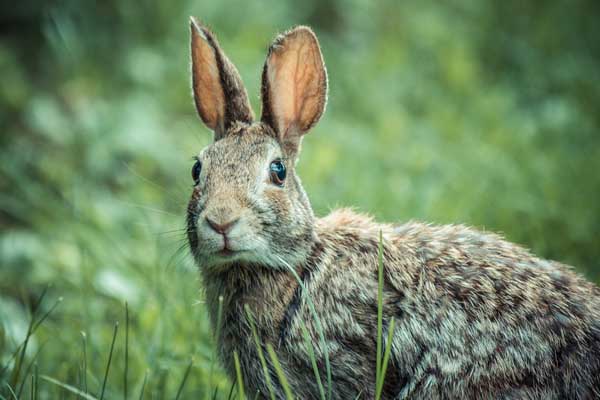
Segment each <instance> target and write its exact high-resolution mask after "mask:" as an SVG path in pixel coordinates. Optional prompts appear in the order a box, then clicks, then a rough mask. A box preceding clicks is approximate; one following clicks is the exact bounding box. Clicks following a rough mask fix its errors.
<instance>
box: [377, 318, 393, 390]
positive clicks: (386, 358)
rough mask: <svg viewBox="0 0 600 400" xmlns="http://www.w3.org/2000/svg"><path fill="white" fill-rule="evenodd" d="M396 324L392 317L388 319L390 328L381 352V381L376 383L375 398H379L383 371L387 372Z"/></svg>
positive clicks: (383, 380) (383, 378)
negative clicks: (385, 344)
mask: <svg viewBox="0 0 600 400" xmlns="http://www.w3.org/2000/svg"><path fill="white" fill-rule="evenodd" d="M395 324H396V320H395V319H394V317H392V319H391V320H390V328H389V331H388V336H387V346H386V347H385V350H384V353H383V365H382V366H381V381H380V382H379V385H378V387H379V388H378V391H377V396H376V397H375V398H376V399H377V400H379V399H380V398H381V393H382V391H383V383H384V382H385V373H386V372H387V366H388V363H389V361H390V354H391V353H392V340H393V339H394V328H395V327H396V326H395Z"/></svg>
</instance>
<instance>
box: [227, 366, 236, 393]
mask: <svg viewBox="0 0 600 400" xmlns="http://www.w3.org/2000/svg"><path fill="white" fill-rule="evenodd" d="M236 372H237V371H236ZM234 388H235V382H233V383H232V384H231V388H230V389H229V396H227V400H231V396H233V389H234Z"/></svg>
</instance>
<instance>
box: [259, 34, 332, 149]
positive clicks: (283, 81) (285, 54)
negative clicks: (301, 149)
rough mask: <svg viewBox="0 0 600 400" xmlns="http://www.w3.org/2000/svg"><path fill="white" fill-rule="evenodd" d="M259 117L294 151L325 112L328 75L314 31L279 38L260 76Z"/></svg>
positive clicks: (270, 51)
mask: <svg viewBox="0 0 600 400" xmlns="http://www.w3.org/2000/svg"><path fill="white" fill-rule="evenodd" d="M261 95H262V96H261V97H262V117H261V120H262V121H263V122H264V123H266V124H268V125H270V126H271V127H272V128H273V129H274V130H275V132H276V133H277V135H278V137H279V140H280V141H281V142H282V143H283V144H284V147H286V148H289V150H291V151H297V149H298V146H299V144H300V138H301V137H302V135H303V134H305V133H306V132H307V131H308V130H309V129H310V128H312V127H313V126H314V125H315V124H316V123H317V121H318V120H319V118H320V117H321V115H322V114H323V111H324V110H325V104H326V102H327V71H326V70H325V64H324V63H323V56H322V55H321V48H320V47H319V42H318V41H317V37H316V36H315V34H314V33H313V31H312V30H311V29H310V28H308V27H306V26H299V27H296V28H294V29H292V30H290V31H288V32H286V33H284V34H282V35H279V36H278V37H277V38H276V39H275V41H274V42H273V44H272V45H271V47H270V48H269V54H268V56H267V61H266V62H265V66H264V69H263V75H262V93H261Z"/></svg>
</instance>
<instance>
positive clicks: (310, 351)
mask: <svg viewBox="0 0 600 400" xmlns="http://www.w3.org/2000/svg"><path fill="white" fill-rule="evenodd" d="M300 328H301V329H302V337H304V341H305V343H306V348H307V349H308V357H309V358H310V363H311V364H312V367H313V373H314V374H315V379H316V381H317V387H318V388H319V394H320V395H321V400H326V397H325V389H324V388H323V383H322V382H321V374H320V373H319V367H318V365H317V358H316V357H315V349H314V347H313V344H312V339H311V337H310V334H309V333H308V329H306V324H305V323H304V321H302V320H300Z"/></svg>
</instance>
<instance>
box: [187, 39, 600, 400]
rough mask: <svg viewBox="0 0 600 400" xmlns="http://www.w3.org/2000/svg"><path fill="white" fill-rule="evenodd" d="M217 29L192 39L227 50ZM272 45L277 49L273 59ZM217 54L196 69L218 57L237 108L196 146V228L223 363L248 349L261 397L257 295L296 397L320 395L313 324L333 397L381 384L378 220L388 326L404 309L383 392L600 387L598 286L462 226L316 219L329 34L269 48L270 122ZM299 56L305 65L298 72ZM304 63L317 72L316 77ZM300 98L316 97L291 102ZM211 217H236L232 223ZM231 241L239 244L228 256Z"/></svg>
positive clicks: (556, 393)
mask: <svg viewBox="0 0 600 400" xmlns="http://www.w3.org/2000/svg"><path fill="white" fill-rule="evenodd" d="M193 29H194V28H193ZM197 29H201V30H204V29H205V28H202V27H197ZM194 37H196V38H195V39H194ZM203 37H204V38H205V39H202V38H203ZM208 38H213V36H207V35H206V34H205V35H204V36H201V35H197V36H194V34H193V35H192V41H194V40H196V41H197V40H198V39H202V40H208V41H209V42H210V45H211V46H212V48H213V49H214V51H215V54H220V55H221V57H222V58H223V59H225V58H224V55H222V51H221V50H220V48H219V47H218V45H217V42H216V40H214V38H213V39H208ZM273 49H276V50H273ZM302 49H305V50H306V49H310V51H305V50H302ZM275 51H276V52H277V54H278V57H280V58H278V59H275V58H273V54H274V52H275ZM299 54H302V59H303V62H300V63H298V61H297V58H298V55H299ZM290 57H291V58H290ZM217 58H218V57H217ZM217 58H212V57H201V58H197V60H198V61H199V62H195V63H193V76H194V82H197V81H204V80H205V79H208V78H207V77H205V76H204V74H205V73H206V71H208V70H209V68H216V69H217V70H218V72H219V75H220V76H221V80H220V82H221V85H222V88H221V89H222V92H223V94H224V98H223V104H224V108H225V109H227V108H228V107H229V108H230V111H229V112H228V113H225V114H226V115H228V116H229V117H228V118H229V122H228V123H227V124H223V126H224V127H225V126H228V128H226V129H224V131H223V132H222V133H221V134H219V135H218V136H217V137H216V139H218V140H216V141H215V142H214V143H213V144H212V145H210V146H208V147H207V148H206V149H204V150H203V151H202V152H201V154H199V156H198V159H199V160H201V162H202V173H201V176H200V179H199V183H198V184H197V185H196V187H195V188H194V192H193V195H192V199H191V200H190V204H189V207H188V219H187V223H188V233H189V242H190V246H191V249H192V253H193V255H194V257H195V259H196V261H197V263H198V266H199V268H200V270H201V273H202V277H203V280H204V283H205V286H206V297H207V305H208V309H209V312H210V317H211V321H212V324H213V327H214V329H215V331H217V330H218V331H220V332H221V334H220V336H219V337H218V338H217V340H218V344H219V351H220V357H221V360H222V362H223V365H224V366H225V368H226V369H227V371H228V372H229V373H230V375H231V376H232V377H234V376H235V374H234V368H233V361H232V360H233V358H232V354H233V351H237V352H238V354H239V355H240V361H241V365H242V372H243V378H244V382H245V384H246V386H247V390H248V391H249V392H250V393H251V396H253V395H254V392H258V394H259V395H260V396H261V398H268V397H269V389H268V387H267V383H266V382H267V381H266V379H265V376H264V375H263V371H262V368H261V365H260V362H259V359H258V355H257V351H256V347H255V345H254V342H253V339H252V335H251V331H250V324H249V321H248V319H247V317H246V314H245V312H244V306H245V305H248V306H249V307H250V309H251V310H252V312H253V315H254V320H255V322H256V327H257V330H258V334H259V337H260V340H261V343H262V344H263V346H264V345H266V343H271V344H272V345H273V346H274V347H275V350H276V353H277V356H278V358H279V360H280V362H281V365H282V367H283V370H284V371H285V374H286V376H287V379H288V380H289V382H290V385H291V387H292V391H293V392H294V394H295V395H296V396H297V398H301V399H312V398H318V397H319V390H318V387H317V383H316V379H315V377H314V375H313V369H312V366H311V364H310V361H309V360H310V358H309V348H308V347H307V344H306V343H305V341H304V339H303V336H302V330H301V324H302V323H304V324H305V325H306V328H307V329H308V332H309V334H310V335H311V338H312V344H311V346H313V347H314V352H315V355H316V358H317V364H318V367H319V370H320V374H321V376H320V377H321V381H322V382H323V383H324V384H325V385H326V376H325V366H324V365H325V355H327V356H328V358H329V360H330V363H331V372H332V382H331V383H332V398H335V399H353V398H355V397H356V396H357V395H358V396H359V397H360V398H364V399H371V398H373V397H374V395H375V394H374V389H375V383H374V381H375V362H376V326H377V266H378V262H377V258H378V238H379V232H381V233H382V235H383V258H384V292H383V304H384V308H383V311H384V336H386V335H387V330H388V329H389V324H390V320H391V318H392V317H393V318H394V319H395V321H396V328H395V330H394V332H393V336H392V341H391V343H385V346H386V347H387V346H391V357H390V364H389V367H388V371H387V374H386V383H385V385H384V389H383V398H386V399H408V398H410V399H462V398H471V399H497V398H501V399H566V398H569V399H594V398H600V289H598V287H596V286H594V285H593V284H591V283H589V282H587V281H585V280H584V279H583V278H582V277H580V276H579V275H578V274H576V273H575V272H573V270H572V269H571V268H570V267H568V266H565V265H563V264H560V263H557V262H553V261H546V260H542V259H539V258H537V257H535V256H533V255H531V254H530V253H529V252H528V251H527V250H525V249H523V248H522V247H519V246H517V245H514V244H511V243H509V242H506V241H505V240H504V239H502V238H501V237H500V236H498V235H495V234H492V233H485V232H479V231H476V230H473V229H471V228H467V227H464V226H453V225H451V226H432V225H427V224H422V223H418V222H410V223H407V224H403V225H388V224H379V223H376V222H374V221H372V220H371V219H370V218H368V217H366V216H363V215H359V214H356V213H354V212H352V211H351V210H345V209H343V210H337V211H334V212H333V213H331V214H330V215H328V216H326V217H324V218H315V217H314V215H313V212H312V209H311V207H310V203H309V201H308V198H307V196H306V194H305V193H304V190H303V189H302V186H301V183H300V180H299V178H298V176H297V175H296V171H295V160H296V158H297V153H298V149H299V145H300V141H301V137H302V135H303V134H304V133H305V132H306V130H308V128H310V127H311V126H312V125H314V123H316V121H317V120H318V119H319V117H320V116H321V114H322V113H323V110H324V107H325V96H326V91H327V89H326V82H327V80H326V72H325V68H324V66H323V63H322V58H321V53H320V50H319V49H318V42H317V41H316V37H315V36H314V34H313V33H312V32H311V31H310V30H309V29H308V28H305V27H300V28H296V29H295V30H292V31H289V32H287V33H286V34H284V35H283V36H280V37H278V38H277V39H276V41H275V43H274V45H273V46H272V48H271V50H270V52H269V56H268V59H267V62H266V64H265V72H263V90H262V93H263V115H262V118H261V122H252V120H251V119H250V120H249V119H248V118H247V117H248V116H249V115H250V114H251V110H250V106H249V105H248V103H247V96H246V97H244V96H241V97H240V96H239V93H241V92H240V90H231V88H229V89H228V88H226V87H223V85H225V86H226V85H228V82H237V83H236V85H238V84H239V85H241V80H240V79H239V76H238V75H237V72H236V71H235V69H233V68H229V67H227V66H226V64H227V63H218V62H217ZM294 60H295V61H294ZM205 63H213V64H214V65H209V66H207V65H204V64H205ZM294 63H296V64H294ZM281 65H283V66H284V67H283V69H281V70H280V71H283V72H282V73H281V74H271V78H272V79H269V76H268V75H269V73H268V69H269V68H278V66H281ZM290 65H294V67H293V68H291V69H289V68H288V67H289V66H290ZM302 69H307V72H299V74H300V75H297V74H298V73H297V72H290V71H292V70H293V71H301V70H302ZM306 74H308V75H306ZM303 76H304V77H305V76H314V77H317V78H316V79H313V80H311V81H310V84H309V83H307V81H305V80H304V79H302V77H303ZM290 77H291V78H290ZM281 79H283V81H281ZM290 79H291V80H292V81H293V82H295V83H293V84H291V83H290ZM298 82H300V84H296V83H298ZM302 82H304V83H302ZM194 85H196V84H195V83H194ZM236 85H234V86H236ZM238 89H239V87H238ZM273 91H277V93H275V92H273ZM214 92H215V93H207V92H206V90H204V91H203V90H194V95H195V97H196V105H197V107H202V105H203V104H206V101H211V100H206V99H205V98H206V97H207V96H208V97H214V96H215V95H219V93H220V92H219V90H218V89H217V90H214ZM243 93H245V90H243ZM229 96H233V97H229ZM290 97H291V98H290ZM213 100H214V99H213ZM244 101H245V103H244ZM240 102H242V103H244V104H240ZM300 103H305V104H306V106H304V107H297V106H293V107H288V106H289V105H297V104H300ZM199 105H200V106H199ZM237 107H241V108H240V109H237ZM248 110H250V111H248ZM199 112H200V115H201V116H202V118H203V119H204V118H205V117H204V116H203V111H202V110H199ZM249 113H250V114H249ZM281 113H283V114H285V115H281ZM205 114H206V113H205ZM225 114H224V115H225ZM217 115H218V113H217ZM235 116H238V117H239V116H242V117H241V118H235ZM211 118H212V117H211ZM231 118H233V119H231ZM278 121H284V122H278ZM286 121H287V122H286ZM290 121H295V122H294V123H289V122H290ZM290 127H292V128H290ZM273 160H283V162H284V163H285V165H286V166H287V179H286V181H285V184H284V185H282V186H278V185H274V184H273V182H271V180H270V175H269V165H270V163H271V162H272V161H273ZM207 218H210V220H216V221H219V223H228V222H231V221H235V224H234V225H232V226H233V227H232V228H231V229H230V230H229V231H228V232H227V233H226V234H225V233H224V234H221V233H218V232H215V231H214V230H211V227H210V226H209V224H208V223H207ZM224 246H227V248H229V249H231V250H232V252H231V253H228V254H222V253H221V251H222V250H223V249H224ZM292 270H293V271H295V272H296V273H297V275H298V276H299V277H300V278H301V281H302V284H303V286H304V288H305V289H306V291H307V293H303V291H302V287H301V286H300V285H299V284H298V282H297V281H296V279H295V278H294V276H293V274H292V272H291V271H292ZM306 295H307V296H309V298H310V299H311V300H312V302H313V304H314V306H315V311H316V314H317V316H318V318H319V320H320V321H321V324H322V328H323V333H324V339H325V340H324V342H322V341H321V340H320V337H319V334H318V330H317V326H316V322H315V318H314V316H313V315H312V313H311V310H310V304H309V302H308V300H307V297H306ZM220 296H222V297H223V315H222V319H221V326H219V327H217V326H216V325H217V321H218V316H217V314H218V313H217V310H218V308H219V300H218V299H219V297H220ZM268 368H269V375H270V377H271V382H272V383H273V389H274V391H275V394H276V397H277V398H284V393H283V390H282V388H281V386H280V384H279V382H278V379H277V376H276V374H275V371H274V369H273V367H272V365H271V363H270V362H269V366H268Z"/></svg>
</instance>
